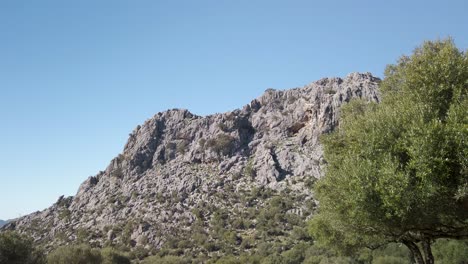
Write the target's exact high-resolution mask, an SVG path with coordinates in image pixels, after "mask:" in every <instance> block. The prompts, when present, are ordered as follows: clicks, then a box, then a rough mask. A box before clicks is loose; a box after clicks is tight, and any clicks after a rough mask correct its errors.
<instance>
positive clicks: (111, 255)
mask: <svg viewBox="0 0 468 264" xmlns="http://www.w3.org/2000/svg"><path fill="white" fill-rule="evenodd" d="M101 257H102V264H130V263H131V262H130V259H129V258H128V257H127V256H126V255H125V254H123V253H121V252H119V251H117V250H116V249H113V248H103V249H102V250H101Z"/></svg>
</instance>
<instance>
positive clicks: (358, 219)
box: [310, 39, 468, 263]
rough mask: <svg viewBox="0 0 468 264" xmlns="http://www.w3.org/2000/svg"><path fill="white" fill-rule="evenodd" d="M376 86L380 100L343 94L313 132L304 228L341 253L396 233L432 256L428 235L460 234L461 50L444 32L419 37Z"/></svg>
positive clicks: (466, 145)
mask: <svg viewBox="0 0 468 264" xmlns="http://www.w3.org/2000/svg"><path fill="white" fill-rule="evenodd" d="M380 88H381V93H382V101H381V103H380V104H376V103H368V102H364V101H359V100H356V101H352V102H350V103H349V104H348V105H347V106H346V107H344V108H343V110H342V116H341V120H340V126H339V128H338V129H337V130H336V131H335V132H333V133H331V134H329V135H326V136H324V137H323V139H322V143H323V144H324V152H325V160H326V161H327V163H328V165H327V169H326V175H325V177H323V179H321V180H320V181H319V182H318V183H317V185H316V188H315V191H316V193H317V198H318V200H319V202H320V211H319V213H318V215H316V216H315V217H314V218H313V220H312V221H311V223H310V230H311V233H312V234H313V236H314V237H315V238H316V239H318V240H319V242H321V243H323V244H325V245H336V246H338V248H339V249H341V250H342V251H344V252H348V253H350V252H353V251H355V250H356V248H360V247H363V246H366V247H371V248H373V247H378V246H380V245H382V244H385V243H388V242H401V243H404V244H405V245H406V246H408V248H409V249H410V250H411V252H412V254H413V257H414V259H415V261H417V263H433V260H432V256H431V255H432V253H431V247H430V244H431V243H432V241H434V239H438V238H454V239H460V238H464V237H467V236H468V169H467V168H468V159H467V157H468V155H467V154H468V113H467V106H468V101H467V100H468V99H467V90H468V57H467V54H466V53H464V52H462V51H460V50H459V49H457V47H456V46H455V45H454V43H453V41H452V40H451V39H447V40H440V41H434V42H425V43H424V44H423V45H422V46H421V47H419V48H417V49H416V50H415V51H414V53H413V54H412V55H411V56H403V57H402V58H401V59H400V60H399V61H398V63H397V64H396V65H390V66H388V67H387V69H386V72H385V79H384V80H383V81H382V83H381V85H380ZM419 242H420V244H419V245H418V244H417V243H419ZM421 249H422V250H421Z"/></svg>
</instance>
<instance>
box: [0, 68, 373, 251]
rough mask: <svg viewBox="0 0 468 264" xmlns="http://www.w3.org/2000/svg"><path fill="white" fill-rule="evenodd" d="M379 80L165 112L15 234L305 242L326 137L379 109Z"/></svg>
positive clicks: (207, 247)
mask: <svg viewBox="0 0 468 264" xmlns="http://www.w3.org/2000/svg"><path fill="white" fill-rule="evenodd" d="M378 82H379V79H378V78H375V77H373V76H372V75H371V74H369V73H365V74H360V73H353V74H350V75H348V76H347V77H346V78H345V79H341V78H325V79H321V80H319V81H316V82H314V83H311V84H310V85H307V86H305V87H303V88H295V89H291V90H285V91H277V90H273V89H268V90H267V91H266V92H265V93H264V94H263V95H262V96H260V97H259V98H257V99H255V100H253V101H252V102H251V103H250V104H248V105H246V106H244V107H243V108H242V109H238V110H234V111H232V112H227V113H223V114H214V115H210V116H206V117H201V116H196V115H194V114H191V113H190V112H189V111H187V110H180V109H173V110H169V111H166V112H162V113H158V114H156V115H155V116H154V117H152V118H151V119H149V120H147V121H146V122H145V123H144V124H143V125H141V126H138V127H137V128H136V129H135V130H134V131H133V132H132V133H131V135H130V137H129V139H128V142H127V144H126V145H125V148H124V150H123V152H122V153H121V154H119V155H118V157H116V158H114V159H113V160H112V161H111V162H110V164H109V166H108V167H107V168H106V170H105V171H101V172H99V173H98V174H97V175H96V176H93V177H89V178H88V179H87V180H86V181H85V182H84V183H83V184H81V186H80V188H79V190H78V192H77V194H76V195H75V196H74V197H68V198H64V197H60V198H59V200H58V201H57V202H56V203H55V204H54V205H52V206H51V207H50V208H48V209H46V210H44V211H42V212H36V213H33V214H30V215H27V216H24V217H22V218H20V219H17V220H16V221H14V222H13V223H9V224H8V225H7V226H5V227H4V229H16V230H18V231H20V232H27V233H29V234H30V235H32V236H33V237H34V239H35V240H36V241H37V242H38V243H42V244H44V245H46V246H47V247H48V248H49V249H50V248H53V247H56V246H57V245H60V244H65V243H70V242H74V241H83V240H86V241H90V242H91V243H94V244H96V245H98V246H102V245H105V244H115V245H122V246H126V247H129V248H133V247H146V248H148V249H158V250H160V249H161V248H163V249H164V248H179V249H182V250H185V251H187V250H188V251H194V252H208V253H207V254H209V252H217V251H220V250H221V249H222V250H225V249H226V248H227V249H226V250H231V252H235V251H236V250H239V248H242V249H244V250H249V249H251V250H255V248H256V246H258V244H259V242H258V240H259V238H261V239H263V241H265V240H269V239H270V240H275V239H276V240H278V241H284V240H285V239H286V238H288V237H291V236H298V237H299V239H301V236H302V238H304V234H303V233H304V232H303V231H304V230H303V228H304V224H303V223H304V220H305V219H307V218H308V217H310V216H311V214H312V212H313V210H314V208H315V203H314V200H313V193H311V186H312V185H313V182H314V180H315V179H317V178H319V177H320V176H321V167H322V166H323V164H324V161H323V158H322V149H321V146H320V144H319V141H318V139H319V136H320V135H321V134H323V133H327V132H330V131H332V130H333V129H334V127H336V125H337V121H338V115H339V108H340V107H341V105H342V104H343V103H345V102H348V101H349V100H350V99H352V98H363V99H365V100H369V101H378V98H379V95H378V90H377V87H378ZM301 228H302V229H301ZM301 231H302V233H301ZM304 239H305V238H304ZM174 243H175V244H176V245H175V246H174ZM183 243H185V244H184V245H181V244H183ZM197 254H198V253H197Z"/></svg>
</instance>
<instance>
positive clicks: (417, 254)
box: [403, 240, 434, 264]
mask: <svg viewBox="0 0 468 264" xmlns="http://www.w3.org/2000/svg"><path fill="white" fill-rule="evenodd" d="M403 244H405V246H406V247H408V249H409V250H410V251H411V255H412V257H413V262H415V263H417V264H426V262H425V261H424V259H423V256H422V254H421V251H420V250H419V248H418V245H416V243H414V242H412V241H409V240H403ZM431 255H432V254H431ZM433 263H434V262H432V264H433Z"/></svg>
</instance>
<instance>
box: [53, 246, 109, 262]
mask: <svg viewBox="0 0 468 264" xmlns="http://www.w3.org/2000/svg"><path fill="white" fill-rule="evenodd" d="M47 263H48V264H100V263H102V257H101V253H100V252H99V250H97V249H91V247H89V246H88V245H71V246H62V247H59V248H57V249H56V250H54V251H52V252H51V253H50V254H49V255H48V256H47Z"/></svg>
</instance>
